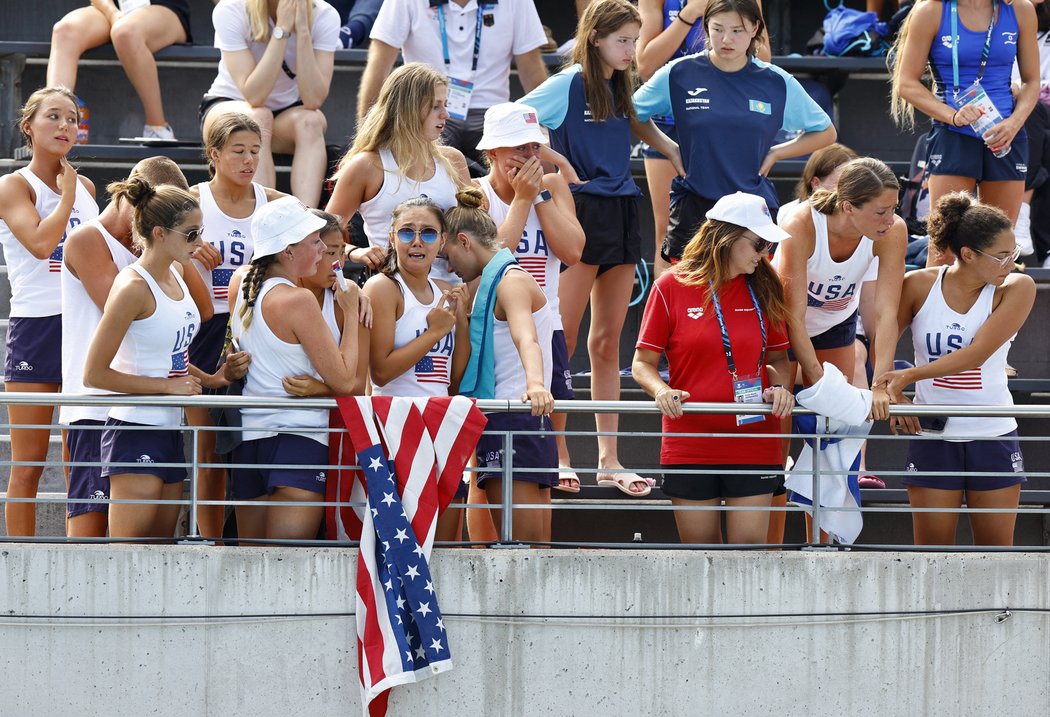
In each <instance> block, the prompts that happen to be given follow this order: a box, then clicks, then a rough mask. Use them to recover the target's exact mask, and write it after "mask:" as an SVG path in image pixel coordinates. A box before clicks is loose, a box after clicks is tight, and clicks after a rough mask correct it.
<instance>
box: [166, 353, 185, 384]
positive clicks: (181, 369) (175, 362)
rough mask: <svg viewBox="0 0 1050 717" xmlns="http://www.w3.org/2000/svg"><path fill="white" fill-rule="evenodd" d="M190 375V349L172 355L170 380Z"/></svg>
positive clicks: (169, 372)
mask: <svg viewBox="0 0 1050 717" xmlns="http://www.w3.org/2000/svg"><path fill="white" fill-rule="evenodd" d="M189 375H190V350H189V349H188V348H185V349H183V350H182V351H176V352H175V353H173V354H172V355H171V370H170V371H168V378H175V377H178V376H189Z"/></svg>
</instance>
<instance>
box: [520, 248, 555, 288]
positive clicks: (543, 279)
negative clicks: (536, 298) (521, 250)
mask: <svg viewBox="0 0 1050 717" xmlns="http://www.w3.org/2000/svg"><path fill="white" fill-rule="evenodd" d="M514 258H515V259H517V260H518V263H519V264H521V268H522V269H524V270H525V271H527V272H529V274H531V275H532V278H533V279H535V280H536V283H537V284H539V285H540V287H541V288H543V287H546V286H547V257H545V256H516V257H514Z"/></svg>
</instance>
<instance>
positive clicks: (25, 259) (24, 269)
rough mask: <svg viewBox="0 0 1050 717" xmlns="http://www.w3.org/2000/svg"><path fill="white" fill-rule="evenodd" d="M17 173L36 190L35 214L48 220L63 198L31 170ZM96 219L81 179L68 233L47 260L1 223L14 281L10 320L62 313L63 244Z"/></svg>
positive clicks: (94, 207)
mask: <svg viewBox="0 0 1050 717" xmlns="http://www.w3.org/2000/svg"><path fill="white" fill-rule="evenodd" d="M16 173H17V174H20V175H22V178H23V179H25V180H26V181H27V182H28V183H29V186H30V187H32V188H33V194H35V195H36V213H37V214H38V215H40V218H41V219H46V218H47V217H49V216H50V215H51V214H52V212H54V211H55V208H56V207H57V206H58V203H59V202H60V201H62V195H61V194H58V193H57V192H55V191H54V190H52V189H51V187H49V186H47V184H45V183H44V180H42V179H41V178H40V177H38V176H36V175H35V174H34V173H33V172H32V171H30V169H29V167H23V168H22V169H19V170H17V171H16ZM97 217H98V204H96V203H95V200H94V199H92V197H91V193H90V192H88V190H87V188H86V187H85V186H84V184H83V183H82V182H81V181H80V180H79V179H78V180H77V196H76V199H74V200H73V210H72V211H71V212H70V213H69V222H68V223H67V225H66V231H65V233H63V234H62V239H61V241H59V243H58V246H57V247H55V250H54V251H53V252H51V256H49V257H48V258H47V259H37V258H36V257H35V256H33V255H32V254H30V253H29V250H28V249H26V248H25V245H23V244H22V242H20V241H19V240H18V238H17V237H15V235H14V233H13V232H12V231H11V229H10V227H8V226H7V222H4V221H0V244H3V247H4V260H5V261H6V263H7V274H8V278H9V280H10V282H11V313H10V316H11V317H31V316H56V315H57V314H59V313H61V312H62V294H61V291H62V282H61V280H60V279H59V275H60V273H61V271H62V245H63V244H64V243H65V241H66V234H68V233H69V232H70V230H72V229H74V228H76V227H77V226H79V225H81V224H83V223H85V222H89V221H91V220H92V219H95V218H97Z"/></svg>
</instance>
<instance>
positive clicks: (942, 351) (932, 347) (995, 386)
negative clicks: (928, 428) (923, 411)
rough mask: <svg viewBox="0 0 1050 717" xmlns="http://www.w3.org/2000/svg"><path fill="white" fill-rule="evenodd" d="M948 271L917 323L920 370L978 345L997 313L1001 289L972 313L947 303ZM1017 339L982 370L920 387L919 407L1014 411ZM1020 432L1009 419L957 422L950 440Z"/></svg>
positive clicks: (986, 295)
mask: <svg viewBox="0 0 1050 717" xmlns="http://www.w3.org/2000/svg"><path fill="white" fill-rule="evenodd" d="M945 271H947V267H944V268H943V269H941V270H940V271H939V272H938V273H937V279H936V281H934V283H933V287H932V288H931V289H930V293H929V295H928V296H927V297H926V301H924V302H923V304H922V308H921V309H919V312H918V313H917V314H915V318H913V319H912V321H911V336H912V339H911V340H912V345H913V346H914V348H915V365H916V366H925V365H926V364H928V363H930V362H931V361H936V360H937V359H938V358H940V357H942V356H946V355H948V354H950V353H952V352H953V351H958V350H959V349H961V348H965V347H967V346H969V345H970V344H971V343H973V337H974V336H976V335H977V331H978V330H979V329H980V328H981V327H982V326H984V322H985V321H986V320H987V319H988V317H989V316H991V314H992V299H993V298H994V297H995V287H994V286H993V285H991V284H988V285H987V286H985V287H984V289H982V290H981V294H980V296H978V297H977V301H975V302H974V304H973V306H972V307H970V310H969V311H967V312H966V313H965V314H960V313H957V312H955V311H953V310H952V309H951V308H949V306H948V304H947V302H945V300H944V293H943V289H942V282H943V279H944V273H945ZM1012 343H1013V339H1010V341H1007V342H1006V343H1004V344H1003V345H1002V346H1000V347H999V348H998V349H996V351H995V353H993V354H992V355H991V356H989V357H988V360H987V361H985V362H984V364H983V365H982V366H979V367H978V368H973V369H970V370H968V371H963V372H961V373H957V374H955V375H952V376H943V377H941V378H934V379H925V380H922V381H919V382H917V383H916V384H915V403H921V404H924V405H936V404H959V405H966V406H1012V405H1013V403H1014V400H1013V396H1011V395H1010V389H1009V388H1008V386H1007V378H1006V354H1007V353H1009V351H1010V344H1012ZM1015 428H1017V421H1015V420H1014V419H1013V418H1011V417H1009V416H1003V417H987V416H986V417H977V418H967V417H952V418H949V419H948V424H947V425H946V426H945V429H944V435H945V436H1001V435H1003V434H1005V433H1009V432H1010V431H1012V430H1014V429H1015Z"/></svg>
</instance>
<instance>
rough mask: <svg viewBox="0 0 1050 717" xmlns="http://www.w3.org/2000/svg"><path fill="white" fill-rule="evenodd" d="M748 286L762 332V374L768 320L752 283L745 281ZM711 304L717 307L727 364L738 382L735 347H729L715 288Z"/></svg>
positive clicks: (731, 374) (723, 318)
mask: <svg viewBox="0 0 1050 717" xmlns="http://www.w3.org/2000/svg"><path fill="white" fill-rule="evenodd" d="M744 283H746V284H747V293H749V294H751V303H752V304H754V305H755V315H756V316H758V328H759V330H760V331H761V332H762V353H760V354H759V355H758V372H757V373H759V374H761V373H762V364H764V363H765V361H766V320H765V317H763V316H762V307H761V306H759V305H758V297H757V296H755V290H754V289H752V288H751V282H749V281H745V282H744ZM711 303H712V304H714V307H715V316H716V317H717V318H718V328H719V329H720V330H721V332H722V348H723V349H725V352H726V363H727V364H728V365H729V375H730V376H732V377H733V380H734V381H736V362H735V361H733V347H732V346H730V345H729V331H728V330H727V329H726V320H725V317H724V316H722V306H721V305H720V304H719V303H718V294H716V293H715V290H714V287H711Z"/></svg>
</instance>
